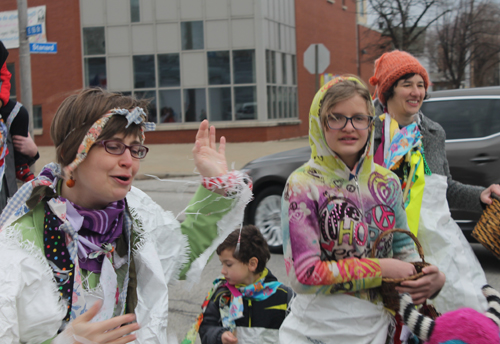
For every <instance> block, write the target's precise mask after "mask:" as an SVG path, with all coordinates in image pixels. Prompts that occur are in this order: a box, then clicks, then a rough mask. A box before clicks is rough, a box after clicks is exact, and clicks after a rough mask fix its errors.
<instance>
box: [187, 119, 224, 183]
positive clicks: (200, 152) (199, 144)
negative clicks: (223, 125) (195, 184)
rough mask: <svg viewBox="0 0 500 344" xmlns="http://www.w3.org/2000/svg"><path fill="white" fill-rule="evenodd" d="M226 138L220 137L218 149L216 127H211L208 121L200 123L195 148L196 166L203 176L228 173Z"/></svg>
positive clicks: (216, 175)
mask: <svg viewBox="0 0 500 344" xmlns="http://www.w3.org/2000/svg"><path fill="white" fill-rule="evenodd" d="M225 154H226V138H225V137H224V136H222V137H221V138H220V143H219V149H218V150H217V149H216V142H215V127H214V126H211V127H210V128H209V125H208V121H207V120H204V121H203V122H201V123H200V128H199V129H198V133H197V134H196V142H195V144H194V148H193V157H194V163H195V165H196V168H197V169H198V171H199V172H200V174H201V175H202V176H203V177H218V176H221V175H224V174H226V173H227V162H226V155H225Z"/></svg>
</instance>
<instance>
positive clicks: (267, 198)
mask: <svg viewBox="0 0 500 344" xmlns="http://www.w3.org/2000/svg"><path fill="white" fill-rule="evenodd" d="M282 193H283V187H281V186H277V185H275V186H271V187H269V188H266V189H264V190H262V192H260V193H259V194H258V195H257V196H256V197H255V199H254V201H253V202H252V203H251V204H250V209H249V219H248V220H249V221H248V222H249V223H253V224H254V225H255V226H256V227H257V228H259V229H260V231H261V232H262V235H263V236H264V239H266V241H267V244H268V245H269V250H270V251H271V252H273V253H282V252H283V236H282V233H281V195H282Z"/></svg>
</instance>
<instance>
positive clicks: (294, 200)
mask: <svg viewBox="0 0 500 344" xmlns="http://www.w3.org/2000/svg"><path fill="white" fill-rule="evenodd" d="M336 82H339V80H338V78H337V79H334V80H332V81H330V82H329V83H328V84H326V85H325V86H323V87H322V88H321V89H320V90H319V91H318V93H317V94H316V96H315V98H314V100H313V103H312V105H311V110H310V114H309V144H310V145H311V150H312V153H311V159H310V160H309V161H308V162H307V163H306V164H304V165H303V166H302V167H300V168H298V169H297V170H296V171H295V172H293V173H292V175H291V176H290V177H289V178H288V182H287V184H286V187H285V191H284V193H283V202H282V226H283V249H284V256H285V264H286V270H287V273H288V276H289V279H290V283H291V285H292V287H293V289H294V290H295V291H296V292H297V293H299V294H300V293H323V294H333V293H351V294H353V295H355V296H357V297H359V298H362V299H366V300H370V301H373V302H377V301H378V300H379V298H380V296H379V292H378V288H375V287H379V286H380V284H381V282H382V277H381V268H380V265H379V260H378V259H376V258H370V257H371V251H372V250H373V244H374V241H375V240H376V239H377V237H378V236H379V235H380V234H381V233H382V232H383V231H386V230H389V229H392V228H404V229H408V224H407V221H406V214H405V211H404V208H403V202H402V194H401V187H400V184H399V180H398V178H397V176H396V175H395V174H394V173H392V172H391V171H389V170H387V169H385V168H383V167H381V166H379V165H376V164H375V163H374V162H373V148H372V147H373V135H372V134H373V130H371V129H370V130H371V131H372V133H371V134H370V138H369V139H368V142H367V145H366V147H365V149H364V153H363V155H362V156H361V158H360V160H359V162H358V164H357V165H356V167H355V169H354V170H353V171H351V170H350V169H349V168H348V167H347V166H346V165H345V164H344V162H343V161H342V160H341V159H340V158H339V157H338V156H337V155H336V154H335V153H334V152H333V151H332V150H331V149H330V148H329V147H328V145H327V143H326V140H325V136H324V133H323V130H322V126H321V120H320V115H319V112H320V104H321V101H322V99H323V96H324V94H325V92H326V91H327V90H328V88H329V87H331V86H332V85H333V84H335V83H336ZM386 238H387V240H385V238H384V239H383V240H382V242H381V244H380V245H379V247H378V249H377V250H376V257H379V258H382V257H384V258H391V257H393V258H397V259H401V260H405V261H418V260H419V257H418V254H417V253H416V250H415V246H414V243H413V241H412V240H411V239H410V237H408V236H407V235H406V234H400V233H396V234H394V235H389V236H387V237H386ZM373 288H375V289H373Z"/></svg>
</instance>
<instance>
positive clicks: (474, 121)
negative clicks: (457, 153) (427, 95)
mask: <svg viewBox="0 0 500 344" xmlns="http://www.w3.org/2000/svg"><path fill="white" fill-rule="evenodd" d="M498 109H500V99H459V100H457V99H451V98H449V99H446V100H439V99H435V100H433V99H430V100H428V101H426V102H424V104H423V105H422V112H423V113H424V115H425V116H427V117H429V118H430V119H432V120H433V121H435V122H438V123H439V124H441V126H442V127H443V129H444V130H445V132H446V139H447V140H456V139H469V138H480V137H485V136H489V135H493V134H496V133H498V132H500V114H499V113H498Z"/></svg>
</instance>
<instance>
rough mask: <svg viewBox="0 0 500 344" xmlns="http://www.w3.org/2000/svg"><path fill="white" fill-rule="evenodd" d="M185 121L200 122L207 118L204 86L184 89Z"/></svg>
mask: <svg viewBox="0 0 500 344" xmlns="http://www.w3.org/2000/svg"><path fill="white" fill-rule="evenodd" d="M184 111H185V119H184V120H185V122H201V121H203V120H204V119H206V118H207V99H206V96H205V89H204V88H192V89H185V90H184Z"/></svg>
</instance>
